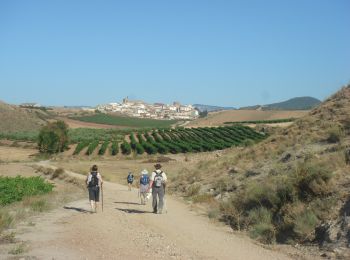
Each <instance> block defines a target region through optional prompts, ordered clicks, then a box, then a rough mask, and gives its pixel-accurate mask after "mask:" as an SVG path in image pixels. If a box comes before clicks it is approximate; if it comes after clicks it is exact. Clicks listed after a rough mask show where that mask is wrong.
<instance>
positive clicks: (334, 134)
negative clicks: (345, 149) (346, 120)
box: [327, 126, 343, 143]
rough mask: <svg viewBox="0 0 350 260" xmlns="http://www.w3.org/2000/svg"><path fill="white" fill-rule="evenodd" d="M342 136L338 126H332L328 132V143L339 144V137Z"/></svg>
mask: <svg viewBox="0 0 350 260" xmlns="http://www.w3.org/2000/svg"><path fill="white" fill-rule="evenodd" d="M342 136H343V131H342V129H341V128H340V127H339V126H334V127H332V128H331V129H329V130H328V137H327V142H328V143H339V142H340V140H341V137H342Z"/></svg>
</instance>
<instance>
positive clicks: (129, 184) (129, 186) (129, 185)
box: [128, 182, 131, 191]
mask: <svg viewBox="0 0 350 260" xmlns="http://www.w3.org/2000/svg"><path fill="white" fill-rule="evenodd" d="M128 188H129V191H131V183H130V182H128Z"/></svg>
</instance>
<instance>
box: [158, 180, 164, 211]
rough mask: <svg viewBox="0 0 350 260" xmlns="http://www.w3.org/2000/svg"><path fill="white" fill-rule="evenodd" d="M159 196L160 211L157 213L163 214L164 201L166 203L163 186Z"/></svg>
mask: <svg viewBox="0 0 350 260" xmlns="http://www.w3.org/2000/svg"><path fill="white" fill-rule="evenodd" d="M158 196H159V206H158V212H157V213H159V214H162V211H163V203H164V188H163V187H161V188H159V191H158Z"/></svg>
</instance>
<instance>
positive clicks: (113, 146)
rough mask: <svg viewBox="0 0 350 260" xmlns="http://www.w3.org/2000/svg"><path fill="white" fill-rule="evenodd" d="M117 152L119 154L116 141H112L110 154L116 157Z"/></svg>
mask: <svg viewBox="0 0 350 260" xmlns="http://www.w3.org/2000/svg"><path fill="white" fill-rule="evenodd" d="M118 152H119V144H118V143H117V141H113V142H112V146H111V154H112V155H117V154H118Z"/></svg>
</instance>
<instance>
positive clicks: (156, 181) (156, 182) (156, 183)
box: [153, 172, 163, 188]
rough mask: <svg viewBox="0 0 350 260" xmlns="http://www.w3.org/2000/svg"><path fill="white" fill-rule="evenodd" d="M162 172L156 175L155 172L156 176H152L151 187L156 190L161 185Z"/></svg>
mask: <svg viewBox="0 0 350 260" xmlns="http://www.w3.org/2000/svg"><path fill="white" fill-rule="evenodd" d="M162 174H163V172H160V173H157V172H156V176H154V181H153V185H154V187H156V188H160V187H161V186H162V184H163V175H162Z"/></svg>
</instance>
